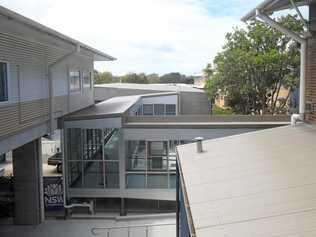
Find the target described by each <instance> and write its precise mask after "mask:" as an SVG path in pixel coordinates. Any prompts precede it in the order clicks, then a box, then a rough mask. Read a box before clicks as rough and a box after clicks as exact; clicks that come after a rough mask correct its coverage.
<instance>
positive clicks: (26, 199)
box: [12, 138, 44, 225]
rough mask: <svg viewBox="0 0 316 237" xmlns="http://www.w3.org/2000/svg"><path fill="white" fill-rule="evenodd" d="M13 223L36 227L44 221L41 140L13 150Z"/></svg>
mask: <svg viewBox="0 0 316 237" xmlns="http://www.w3.org/2000/svg"><path fill="white" fill-rule="evenodd" d="M12 155H13V174H14V190H15V193H14V223H15V224H17V225H38V224H40V223H42V222H43V220H44V204H43V183H42V182H43V176H42V152H41V139H40V138H39V139H36V140H34V141H31V142H29V143H27V144H25V145H23V146H21V147H18V148H16V149H15V150H13V154H12Z"/></svg>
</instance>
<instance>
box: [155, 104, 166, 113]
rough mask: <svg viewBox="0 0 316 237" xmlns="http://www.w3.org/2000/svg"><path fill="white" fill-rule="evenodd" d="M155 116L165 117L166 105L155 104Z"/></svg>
mask: <svg viewBox="0 0 316 237" xmlns="http://www.w3.org/2000/svg"><path fill="white" fill-rule="evenodd" d="M154 113H155V115H164V114H165V105H164V104H155V105H154Z"/></svg>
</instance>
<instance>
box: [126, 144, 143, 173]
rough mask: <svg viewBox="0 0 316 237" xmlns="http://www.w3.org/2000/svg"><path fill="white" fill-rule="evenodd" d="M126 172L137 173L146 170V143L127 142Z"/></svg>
mask: <svg viewBox="0 0 316 237" xmlns="http://www.w3.org/2000/svg"><path fill="white" fill-rule="evenodd" d="M126 155H127V157H126V158H127V159H126V160H127V170H129V171H137V170H145V169H146V142H145V141H128V142H127V153H126Z"/></svg>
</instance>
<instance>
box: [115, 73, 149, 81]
mask: <svg viewBox="0 0 316 237" xmlns="http://www.w3.org/2000/svg"><path fill="white" fill-rule="evenodd" d="M120 80H121V82H123V83H139V84H147V83H148V79H147V76H146V75H145V74H144V73H140V74H136V73H128V74H126V75H124V76H122V77H120Z"/></svg>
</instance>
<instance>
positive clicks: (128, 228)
mask: <svg viewBox="0 0 316 237" xmlns="http://www.w3.org/2000/svg"><path fill="white" fill-rule="evenodd" d="M130 231H131V229H130V227H127V237H130Z"/></svg>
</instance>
